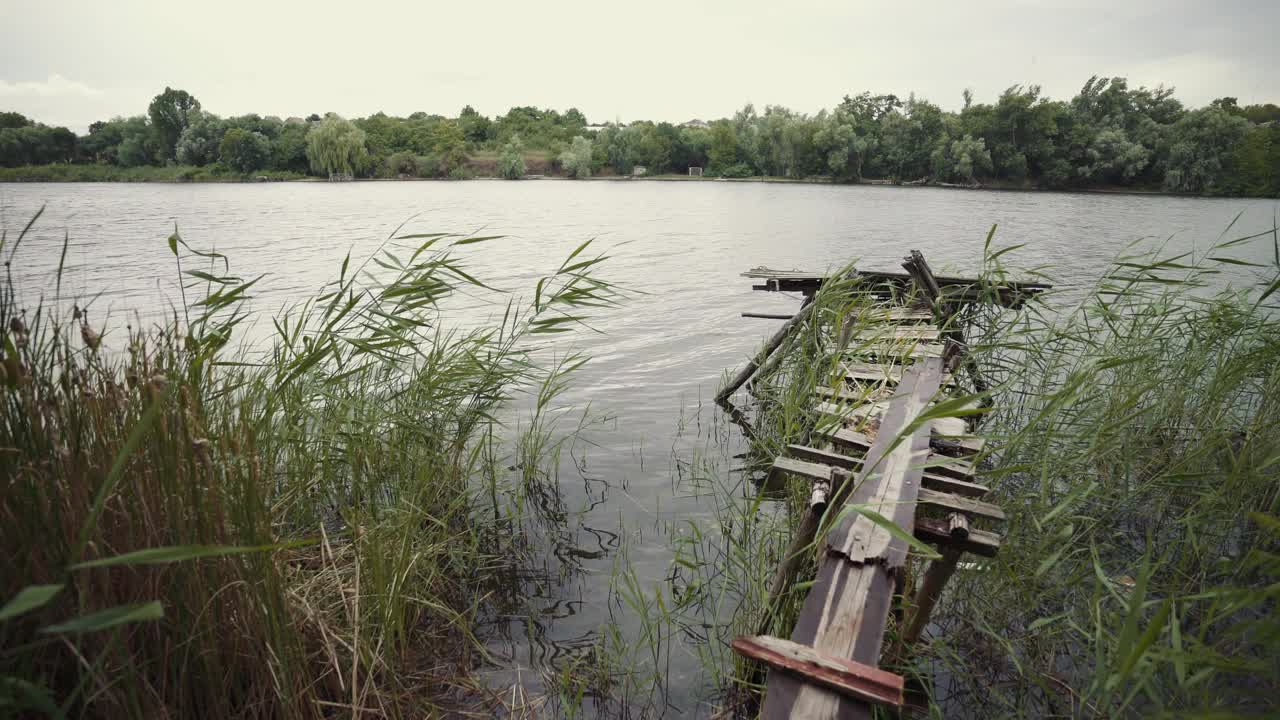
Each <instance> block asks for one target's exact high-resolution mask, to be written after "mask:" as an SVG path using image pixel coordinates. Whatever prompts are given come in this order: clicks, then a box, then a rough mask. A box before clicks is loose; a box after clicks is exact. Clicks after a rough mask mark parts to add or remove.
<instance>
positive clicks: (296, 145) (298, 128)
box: [271, 122, 309, 173]
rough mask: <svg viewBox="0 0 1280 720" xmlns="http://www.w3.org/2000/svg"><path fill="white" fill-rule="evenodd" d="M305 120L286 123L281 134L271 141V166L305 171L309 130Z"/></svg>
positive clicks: (292, 170) (281, 129) (300, 171)
mask: <svg viewBox="0 0 1280 720" xmlns="http://www.w3.org/2000/svg"><path fill="white" fill-rule="evenodd" d="M308 129H309V126H308V125H307V123H305V122H301V123H300V122H290V123H285V124H284V127H282V128H280V135H279V137H277V138H276V139H275V142H273V143H271V167H272V168H273V169H275V170H288V171H291V172H298V173H305V172H306V171H307V168H308V163H307V130H308Z"/></svg>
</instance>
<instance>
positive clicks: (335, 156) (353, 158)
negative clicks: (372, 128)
mask: <svg viewBox="0 0 1280 720" xmlns="http://www.w3.org/2000/svg"><path fill="white" fill-rule="evenodd" d="M364 143H365V133H364V131H363V130H361V129H360V128H358V127H356V126H355V125H354V124H352V123H351V121H350V120H345V119H343V118H341V117H339V116H337V115H335V114H333V113H329V114H328V115H326V116H325V118H324V120H322V121H320V122H319V123H316V124H314V125H312V126H311V129H310V130H309V131H308V132H307V160H308V161H309V162H310V163H311V169H312V170H313V171H315V172H316V173H319V174H321V175H327V176H330V177H332V176H334V175H342V174H346V175H357V174H359V173H361V172H363V171H364V169H365V167H366V166H367V165H368V159H369V151H368V150H367V149H366V148H365V144H364Z"/></svg>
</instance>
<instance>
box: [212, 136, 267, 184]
mask: <svg viewBox="0 0 1280 720" xmlns="http://www.w3.org/2000/svg"><path fill="white" fill-rule="evenodd" d="M218 159H219V160H220V161H221V162H222V164H223V165H226V166H227V167H229V168H231V169H232V170H236V171H239V172H242V173H250V172H253V171H254V170H260V169H262V168H264V167H266V165H267V161H269V160H270V159H271V141H270V140H268V139H267V136H266V135H263V134H262V133H260V132H257V131H253V132H250V131H248V130H243V129H241V128H231V129H230V130H228V131H227V132H226V133H224V134H223V136H222V142H221V143H220V144H219V145H218Z"/></svg>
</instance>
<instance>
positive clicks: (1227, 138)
mask: <svg viewBox="0 0 1280 720" xmlns="http://www.w3.org/2000/svg"><path fill="white" fill-rule="evenodd" d="M1248 129H1249V121H1248V120H1245V119H1244V118H1243V117H1240V116H1239V115H1233V114H1231V113H1229V112H1227V111H1225V110H1222V109H1220V108H1217V107H1207V108H1201V109H1199V110H1193V111H1191V112H1188V113H1187V114H1185V115H1184V116H1182V117H1181V118H1179V120H1178V122H1177V123H1175V124H1174V126H1173V128H1172V130H1171V131H1170V134H1169V136H1168V139H1167V140H1166V142H1165V146H1164V147H1163V148H1162V151H1163V155H1164V157H1163V162H1162V169H1163V170H1164V188H1165V189H1166V190H1173V191H1175V192H1193V193H1198V192H1212V191H1214V190H1217V189H1218V186H1219V185H1220V184H1221V183H1222V182H1223V180H1224V178H1223V170H1224V168H1225V167H1226V166H1227V163H1228V161H1229V158H1230V156H1231V153H1232V150H1233V149H1234V147H1235V145H1236V143H1238V142H1240V141H1241V140H1243V139H1244V136H1245V133H1246V132H1247V131H1248Z"/></svg>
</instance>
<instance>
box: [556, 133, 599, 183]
mask: <svg viewBox="0 0 1280 720" xmlns="http://www.w3.org/2000/svg"><path fill="white" fill-rule="evenodd" d="M560 167H562V168H564V171H565V174H567V175H568V176H569V177H571V178H588V177H591V141H590V140H589V139H587V138H585V137H582V136H581V135H579V136H578V137H576V138H574V139H573V142H572V143H571V144H570V145H569V147H568V148H567V149H566V150H565V151H564V152H563V153H561V154H560Z"/></svg>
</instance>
